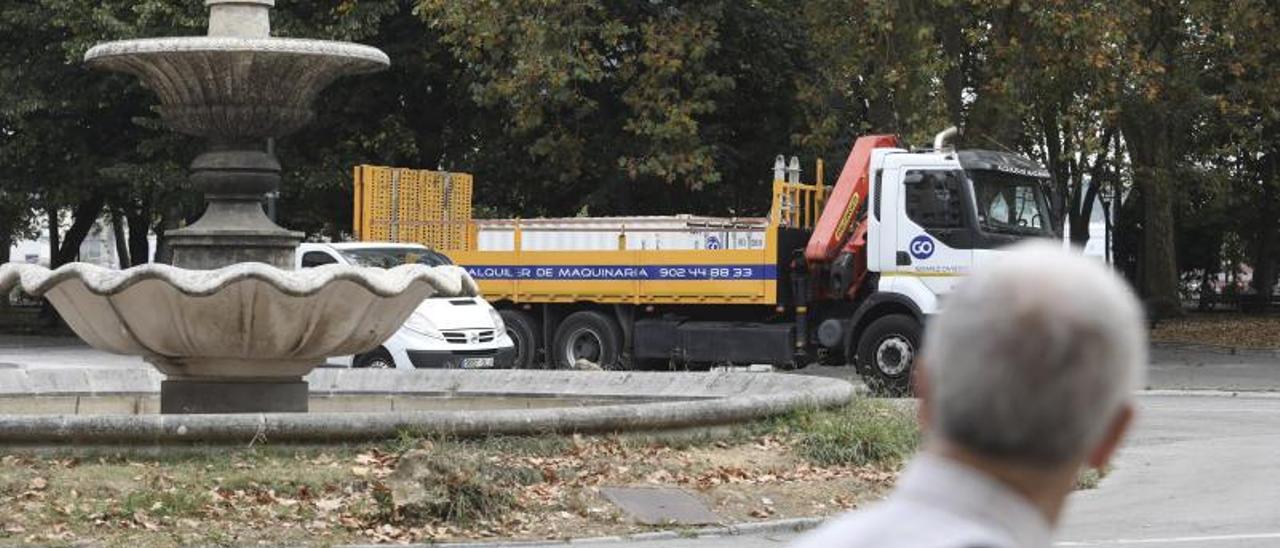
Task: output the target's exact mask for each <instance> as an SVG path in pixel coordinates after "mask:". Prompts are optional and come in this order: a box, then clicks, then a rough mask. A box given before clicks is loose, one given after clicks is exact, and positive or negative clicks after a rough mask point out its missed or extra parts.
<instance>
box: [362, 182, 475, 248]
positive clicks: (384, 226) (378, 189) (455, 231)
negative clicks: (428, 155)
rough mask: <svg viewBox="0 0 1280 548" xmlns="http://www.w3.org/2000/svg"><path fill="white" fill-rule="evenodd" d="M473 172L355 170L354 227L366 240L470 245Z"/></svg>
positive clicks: (464, 246) (436, 246)
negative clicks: (469, 226) (469, 227)
mask: <svg viewBox="0 0 1280 548" xmlns="http://www.w3.org/2000/svg"><path fill="white" fill-rule="evenodd" d="M471 185H472V177H471V175H469V174H466V173H446V172H440V171H427V170H418V169H405V168H393V167H384V166H359V167H357V168H356V170H355V202H356V203H355V211H354V214H353V215H354V219H353V221H354V229H355V235H356V238H357V239H359V240H361V241H386V242H412V243H420V244H423V245H426V246H428V247H431V248H434V249H466V248H467V245H468V241H469V229H468V225H469V224H470V223H471V196H472V189H471Z"/></svg>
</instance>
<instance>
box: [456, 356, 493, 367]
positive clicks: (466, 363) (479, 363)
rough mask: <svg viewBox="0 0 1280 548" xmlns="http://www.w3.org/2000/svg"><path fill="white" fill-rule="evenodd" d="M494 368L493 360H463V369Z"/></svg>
mask: <svg viewBox="0 0 1280 548" xmlns="http://www.w3.org/2000/svg"><path fill="white" fill-rule="evenodd" d="M491 367H493V358H463V359H462V368H463V369H488V368H491Z"/></svg>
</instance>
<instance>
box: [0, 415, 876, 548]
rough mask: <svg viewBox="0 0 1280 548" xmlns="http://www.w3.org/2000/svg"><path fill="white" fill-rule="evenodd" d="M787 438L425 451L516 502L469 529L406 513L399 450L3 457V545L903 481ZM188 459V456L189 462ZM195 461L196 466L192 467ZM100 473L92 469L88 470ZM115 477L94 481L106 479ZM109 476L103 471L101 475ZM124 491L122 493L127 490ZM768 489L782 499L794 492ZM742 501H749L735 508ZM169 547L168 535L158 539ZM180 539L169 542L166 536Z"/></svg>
mask: <svg viewBox="0 0 1280 548" xmlns="http://www.w3.org/2000/svg"><path fill="white" fill-rule="evenodd" d="M791 443H792V442H791V440H790V439H788V438H787V437H786V436H785V435H767V436H761V437H758V438H755V439H751V440H747V441H745V442H740V443H726V442H715V443H712V444H706V445H702V446H696V447H690V448H684V449H674V448H672V447H669V446H664V445H660V444H649V443H638V442H624V441H621V440H619V439H616V438H594V437H592V438H588V437H581V436H577V437H573V438H571V439H569V440H568V443H567V444H565V445H564V446H563V447H559V446H557V447H555V448H554V449H549V450H542V449H539V450H530V451H527V452H522V451H503V450H493V449H486V448H484V447H482V446H477V445H468V444H465V443H441V444H440V445H439V446H437V447H435V448H433V447H432V445H431V443H430V442H423V443H422V447H425V448H427V450H440V451H449V452H451V453H449V457H450V458H456V459H468V462H476V463H483V464H484V465H485V468H484V469H485V470H487V471H488V472H486V473H489V474H490V476H488V477H487V478H486V480H487V481H493V482H499V483H500V484H501V486H502V487H503V488H504V489H506V490H507V491H508V492H510V493H511V494H512V496H513V497H514V501H515V502H514V505H513V507H512V508H511V509H510V510H509V511H507V512H505V513H503V514H501V515H500V517H495V518H491V519H483V520H476V521H472V522H468V523H446V522H442V521H439V520H426V521H422V520H417V521H415V520H413V519H407V518H405V517H404V516H400V515H398V513H397V510H396V507H395V505H394V504H392V503H391V502H390V501H389V499H390V489H389V488H388V485H387V483H388V481H389V480H390V478H391V476H392V474H393V473H394V472H395V471H396V468H397V465H398V464H399V458H400V456H401V455H400V454H399V453H395V452H390V451H386V450H384V449H382V448H376V447H375V448H365V449H364V450H360V451H355V452H348V453H345V454H344V455H334V454H330V453H319V454H315V453H311V454H299V455H297V456H294V457H292V458H290V457H285V458H283V459H278V460H272V459H270V458H262V457H253V456H244V455H238V454H236V455H232V456H230V457H229V458H228V460H227V461H226V462H223V463H221V464H220V465H219V466H217V467H215V466H213V465H211V464H208V465H207V464H204V463H198V464H192V465H182V464H175V463H168V464H165V463H157V462H150V461H138V460H129V459H116V460H104V459H97V460H96V461H95V460H89V461H86V462H81V461H78V460H76V459H62V460H55V459H38V458H32V457H28V456H24V455H4V456H0V466H3V467H4V470H6V471H15V473H14V474H12V475H11V476H10V477H13V478H19V480H16V481H17V482H16V483H14V482H10V483H7V484H6V483H5V476H3V475H0V541H5V540H7V541H15V540H16V541H20V542H25V543H68V542H88V543H91V544H92V543H104V544H125V543H132V544H136V543H137V542H138V540H139V539H151V540H148V541H146V542H143V543H142V544H143V545H152V544H155V543H159V544H169V543H177V544H208V543H230V544H245V543H254V542H258V541H264V542H268V543H272V544H274V543H299V542H323V543H346V542H378V543H406V542H428V543H429V542H436V541H442V540H448V539H484V538H493V537H514V538H564V537H569V536H581V535H584V534H617V533H620V532H630V531H636V530H640V529H637V527H638V526H636V525H632V524H631V523H629V522H628V521H627V520H626V519H624V517H623V516H622V515H621V514H620V513H619V511H618V510H617V509H616V508H614V507H613V506H612V505H611V504H609V503H608V502H607V501H606V500H605V499H604V498H603V497H602V496H600V494H599V489H600V488H601V487H605V486H644V485H650V486H664V487H679V488H684V489H688V490H690V491H693V492H695V493H700V494H701V495H702V496H703V498H704V500H707V501H709V502H710V503H712V504H713V506H716V505H719V506H718V507H715V508H713V509H714V510H716V511H717V512H721V513H722V515H725V516H726V517H727V518H729V519H732V520H742V519H776V518H779V517H790V516H798V515H812V514H813V513H814V512H816V511H824V509H830V510H831V511H836V510H839V509H844V508H849V507H852V506H854V505H855V504H857V503H858V501H859V500H862V494H865V493H859V492H852V493H844V492H841V493H838V494H833V493H831V492H829V490H826V491H824V490H823V489H815V488H813V487H814V486H826V485H838V486H852V487H840V489H854V490H855V491H865V492H867V493H877V492H880V491H883V490H884V489H885V488H886V487H887V486H888V485H889V484H891V483H892V481H893V479H894V477H895V473H894V472H893V471H889V470H881V469H877V468H871V467H853V466H828V467H823V466H816V465H813V464H809V463H807V462H806V461H804V460H802V459H800V458H798V457H796V456H795V455H793V454H792V453H791ZM178 462H179V463H180V462H181V461H178ZM183 466H187V467H186V468H184V467H183ZM86 468H88V469H89V470H88V472H92V473H86V474H83V475H78V474H80V472H81V471H84V470H85V469H86ZM108 472H109V473H110V474H112V477H111V479H110V480H105V479H104V480H100V482H99V483H93V481H99V480H94V479H93V478H96V477H99V476H98V475H102V476H105V475H107V473H108ZM95 474H98V475H95ZM121 486H124V487H121ZM769 490H782V492H783V495H781V496H778V495H774V494H772V491H770V492H768V493H766V492H765V491H769ZM732 501H740V502H732ZM156 539H162V540H156ZM163 539H168V540H163Z"/></svg>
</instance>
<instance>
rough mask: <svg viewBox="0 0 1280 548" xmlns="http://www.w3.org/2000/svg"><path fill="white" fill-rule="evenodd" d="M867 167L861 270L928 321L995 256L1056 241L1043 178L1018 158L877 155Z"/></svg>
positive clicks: (977, 152) (896, 152)
mask: <svg viewBox="0 0 1280 548" xmlns="http://www.w3.org/2000/svg"><path fill="white" fill-rule="evenodd" d="M872 166H873V170H874V175H873V177H872V179H871V200H870V202H871V203H870V206H871V211H870V215H868V222H869V223H870V226H869V227H868V241H867V248H868V253H867V269H868V270H869V271H871V272H878V273H879V274H880V280H879V285H878V287H877V290H878V291H883V292H890V293H898V294H902V295H904V296H907V297H908V298H910V299H911V300H912V301H913V302H914V303H915V304H916V306H918V307H919V308H920V311H921V312H922V313H924V314H926V315H928V314H933V313H934V312H936V311H937V309H938V300H939V297H940V296H942V295H945V294H946V293H948V292H950V291H951V289H952V288H954V287H955V285H956V284H957V283H958V282H959V281H960V280H961V279H962V277H963V276H964V275H965V274H968V273H969V271H970V270H971V269H972V268H973V267H974V266H977V265H981V264H983V263H986V262H989V261H991V260H994V259H995V257H996V256H998V253H999V252H998V251H996V250H997V249H998V248H1001V247H1004V246H1007V245H1010V244H1012V243H1016V242H1017V241H1019V240H1022V239H1025V238H1028V237H1044V238H1052V237H1054V236H1055V232H1054V230H1055V229H1054V223H1053V222H1052V218H1051V204H1050V201H1049V195H1048V191H1047V189H1046V188H1045V185H1046V184H1047V181H1048V180H1049V173H1048V172H1047V171H1045V170H1044V169H1043V168H1041V167H1039V166H1038V165H1036V164H1034V163H1032V162H1030V161H1028V160H1026V159H1024V158H1022V157H1020V156H1016V155H1013V154H1006V153H1000V152H992V151H983V150H962V151H958V152H957V151H944V152H933V153H919V152H917V153H908V152H907V151H905V150H901V149H888V150H886V149H880V150H877V151H876V153H875V154H874V155H873V156H872Z"/></svg>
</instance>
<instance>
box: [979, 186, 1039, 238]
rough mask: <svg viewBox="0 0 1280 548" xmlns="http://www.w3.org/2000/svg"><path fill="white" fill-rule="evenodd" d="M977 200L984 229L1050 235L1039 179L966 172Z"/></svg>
mask: <svg viewBox="0 0 1280 548" xmlns="http://www.w3.org/2000/svg"><path fill="white" fill-rule="evenodd" d="M968 174H969V179H970V180H972V181H973V194H974V197H975V198H976V199H977V201H978V224H979V225H981V227H982V229H983V230H985V231H987V232H996V233H1001V234H1019V235H1028V236H1051V235H1053V230H1054V229H1053V221H1052V217H1051V216H1050V214H1049V211H1050V210H1049V200H1048V198H1047V197H1046V196H1045V193H1044V188H1043V187H1042V186H1041V185H1042V184H1043V180H1042V179H1037V178H1034V177H1027V176H1025V175H1013V174H1009V173H1000V172H996V171H977V170H970V171H969V172H968Z"/></svg>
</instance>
